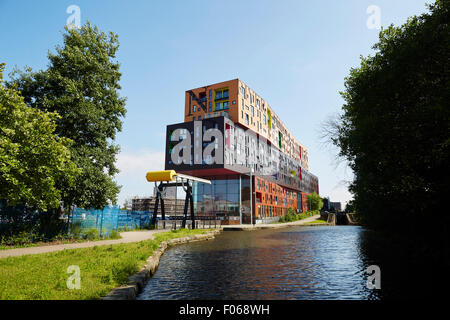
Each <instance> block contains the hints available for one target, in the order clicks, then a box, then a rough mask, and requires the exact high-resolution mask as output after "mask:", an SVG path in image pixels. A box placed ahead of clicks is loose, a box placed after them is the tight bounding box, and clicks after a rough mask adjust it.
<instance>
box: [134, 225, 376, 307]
mask: <svg viewBox="0 0 450 320" xmlns="http://www.w3.org/2000/svg"><path fill="white" fill-rule="evenodd" d="M363 233H364V230H363V229H362V228H361V227H357V226H337V227H327V226H324V227H295V228H288V229H281V230H280V229H278V230H261V231H255V232H224V233H223V234H221V235H219V236H217V238H216V239H215V240H213V241H208V242H195V243H191V244H186V245H181V246H177V247H174V248H172V249H170V250H169V251H167V252H166V253H165V254H164V255H163V257H162V258H161V263H160V266H159V269H158V272H157V273H156V274H155V276H154V277H153V278H151V279H150V280H149V282H148V284H147V286H146V288H145V289H144V291H143V293H142V294H141V295H140V296H139V297H138V299H251V300H257V299H276V300H279V299H283V300H285V299H377V298H378V296H377V293H376V292H375V291H374V290H369V289H367V287H366V280H367V274H366V268H367V262H368V259H366V258H365V257H363V256H362V255H361V250H360V237H361V236H362V235H363Z"/></svg>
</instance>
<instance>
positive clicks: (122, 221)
mask: <svg viewBox="0 0 450 320" xmlns="http://www.w3.org/2000/svg"><path fill="white" fill-rule="evenodd" d="M152 215H153V211H130V210H121V209H120V207H119V206H106V207H105V208H103V210H95V209H89V210H87V209H82V208H74V209H73V212H72V214H71V215H70V218H69V219H70V230H71V231H72V232H73V231H74V230H77V232H81V233H83V232H86V231H87V230H92V229H97V230H98V231H99V233H100V235H101V236H107V235H108V234H110V233H111V231H113V230H115V231H117V232H121V231H130V230H136V229H143V228H146V227H147V226H149V225H150V219H151V216H152Z"/></svg>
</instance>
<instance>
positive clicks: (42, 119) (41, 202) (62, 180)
mask: <svg viewBox="0 0 450 320" xmlns="http://www.w3.org/2000/svg"><path fill="white" fill-rule="evenodd" d="M4 67H5V64H4V63H2V64H0V199H2V200H6V201H7V202H8V205H14V204H22V203H26V204H28V205H31V206H34V207H37V208H39V209H42V210H47V209H48V208H56V207H59V206H60V199H61V196H62V193H61V190H60V189H59V188H58V184H64V185H67V186H71V185H73V181H74V179H75V177H76V176H77V175H78V174H79V173H80V170H79V169H78V168H77V166H76V165H75V163H74V162H73V161H72V160H71V157H70V151H69V146H70V145H71V140H70V139H68V138H65V137H58V136H57V135H56V134H55V129H56V121H57V120H58V119H60V116H59V115H58V114H57V113H56V112H45V111H41V110H38V109H35V108H30V107H28V106H27V105H26V104H25V103H24V101H23V97H21V96H20V93H19V92H18V91H17V90H16V89H14V88H7V87H6V86H5V84H4V81H3V70H4Z"/></svg>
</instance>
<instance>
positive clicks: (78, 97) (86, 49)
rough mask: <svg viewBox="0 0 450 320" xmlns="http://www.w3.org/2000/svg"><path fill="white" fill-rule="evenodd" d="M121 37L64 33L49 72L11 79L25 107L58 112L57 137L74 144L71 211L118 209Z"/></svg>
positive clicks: (93, 30) (67, 193)
mask: <svg viewBox="0 0 450 320" xmlns="http://www.w3.org/2000/svg"><path fill="white" fill-rule="evenodd" d="M118 48H119V41H118V36H117V35H115V34H113V33H112V32H110V33H109V34H108V35H107V34H105V33H104V32H101V31H99V29H98V28H97V27H93V26H91V24H90V23H87V24H86V25H84V26H82V27H81V29H75V28H74V29H72V30H69V29H67V28H66V33H64V45H63V46H62V47H60V46H57V47H56V54H52V53H49V54H48V58H49V60H50V63H49V67H48V69H47V70H43V71H38V72H33V71H31V70H30V69H27V70H25V71H24V72H16V73H15V74H13V79H14V81H13V82H12V83H11V84H10V85H17V87H18V89H19V90H20V91H21V92H22V95H23V96H24V98H25V102H26V103H27V104H28V105H29V106H31V107H33V108H37V109H41V110H48V111H57V112H58V113H59V114H60V115H61V117H60V118H58V120H57V129H56V130H57V133H58V134H59V135H60V136H63V137H67V138H70V139H71V140H73V141H74V144H73V145H72V146H71V147H70V151H71V153H72V157H73V159H74V161H75V162H76V164H77V165H78V167H80V168H82V170H83V172H82V174H81V175H80V176H79V177H78V178H77V179H76V181H75V184H74V185H73V186H68V185H62V186H61V187H62V188H63V190H64V194H63V199H64V202H65V203H66V204H68V205H71V204H75V205H77V206H80V207H85V208H88V207H95V208H102V207H103V206H104V205H106V204H108V202H113V203H115V202H116V200H117V195H118V193H119V191H120V187H119V186H118V185H117V184H116V182H115V181H114V179H113V177H114V175H115V174H116V173H117V172H118V169H117V168H116V166H115V160H116V155H117V153H118V152H119V146H117V145H115V144H114V143H113V141H114V139H115V137H116V133H117V132H118V131H120V130H121V129H122V120H121V118H122V117H124V116H125V113H126V109H125V98H122V97H120V95H119V90H120V89H121V87H120V85H119V80H120V77H121V73H120V72H119V63H118V62H117V61H115V57H116V52H117V50H118Z"/></svg>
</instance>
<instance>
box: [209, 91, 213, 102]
mask: <svg viewBox="0 0 450 320" xmlns="http://www.w3.org/2000/svg"><path fill="white" fill-rule="evenodd" d="M209 100H212V90H209Z"/></svg>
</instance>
